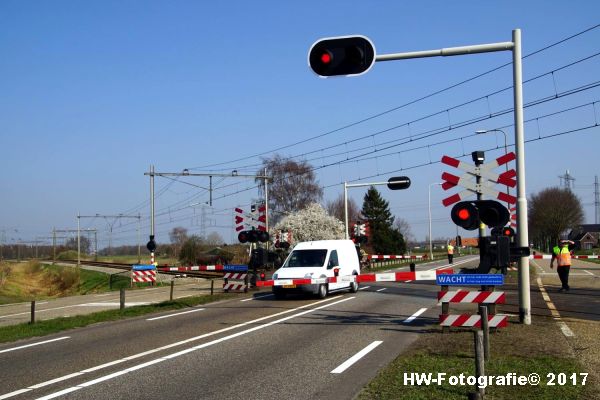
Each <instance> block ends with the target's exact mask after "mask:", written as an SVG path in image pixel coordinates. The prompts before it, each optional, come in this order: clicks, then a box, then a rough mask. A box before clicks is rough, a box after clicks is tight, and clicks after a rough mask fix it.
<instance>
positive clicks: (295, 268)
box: [273, 240, 360, 299]
mask: <svg viewBox="0 0 600 400" xmlns="http://www.w3.org/2000/svg"><path fill="white" fill-rule="evenodd" d="M336 271H337V273H338V276H350V275H358V274H360V263H359V260H358V254H357V253H356V248H355V247H354V243H353V242H352V241H351V240H317V241H313V242H301V243H298V244H297V245H296V246H295V247H294V249H293V250H292V252H291V253H290V254H289V255H288V257H287V258H286V259H285V262H284V263H283V265H282V267H281V268H279V269H278V270H277V271H275V273H274V274H273V279H274V280H275V285H274V286H273V293H274V294H275V297H276V298H278V299H280V298H284V297H285V295H286V294H287V293H298V292H304V293H312V294H316V295H318V296H319V298H324V297H325V296H327V293H329V292H330V291H334V290H341V289H350V291H351V292H353V293H355V292H356V291H357V290H358V283H357V282H339V283H326V280H325V279H324V278H329V277H333V276H335V272H336ZM319 278H320V279H323V281H324V282H325V283H317V284H310V285H294V284H291V282H286V281H288V280H292V279H319ZM288 283H289V284H288Z"/></svg>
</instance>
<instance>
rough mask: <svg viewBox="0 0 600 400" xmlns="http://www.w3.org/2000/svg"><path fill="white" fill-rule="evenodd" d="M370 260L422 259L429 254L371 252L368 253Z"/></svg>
mask: <svg viewBox="0 0 600 400" xmlns="http://www.w3.org/2000/svg"><path fill="white" fill-rule="evenodd" d="M367 258H368V259H369V260H422V259H424V258H427V255H422V256H404V255H381V254H369V255H367Z"/></svg>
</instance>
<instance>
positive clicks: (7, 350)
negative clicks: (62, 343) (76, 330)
mask: <svg viewBox="0 0 600 400" xmlns="http://www.w3.org/2000/svg"><path fill="white" fill-rule="evenodd" d="M70 338H71V336H63V337H59V338H57V339H50V340H44V341H43V342H37V343H31V344H26V345H24V346H19V347H12V348H10V349H5V350H0V353H8V352H9V351H15V350H21V349H25V348H27V347H33V346H39V345H41V344H46V343H52V342H57V341H59V340H65V339H70Z"/></svg>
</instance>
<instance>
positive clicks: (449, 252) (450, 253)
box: [446, 243, 454, 264]
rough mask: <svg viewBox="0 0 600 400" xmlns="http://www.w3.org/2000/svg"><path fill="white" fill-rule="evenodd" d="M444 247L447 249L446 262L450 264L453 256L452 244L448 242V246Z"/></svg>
mask: <svg viewBox="0 0 600 400" xmlns="http://www.w3.org/2000/svg"><path fill="white" fill-rule="evenodd" d="M446 248H447V249H448V263H449V264H452V263H453V258H454V246H452V245H451V244H450V243H448V246H446Z"/></svg>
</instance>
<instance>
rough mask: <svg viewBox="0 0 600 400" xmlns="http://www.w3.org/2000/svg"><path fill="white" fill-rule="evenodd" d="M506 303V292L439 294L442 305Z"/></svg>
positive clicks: (464, 291)
mask: <svg viewBox="0 0 600 400" xmlns="http://www.w3.org/2000/svg"><path fill="white" fill-rule="evenodd" d="M505 301H506V296H505V294H504V292H490V291H480V292H477V291H469V290H453V291H446V292H438V302H439V304H441V303H486V304H500V303H502V304H503V303H504V302H505Z"/></svg>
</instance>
